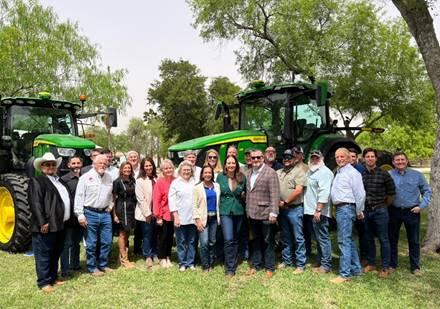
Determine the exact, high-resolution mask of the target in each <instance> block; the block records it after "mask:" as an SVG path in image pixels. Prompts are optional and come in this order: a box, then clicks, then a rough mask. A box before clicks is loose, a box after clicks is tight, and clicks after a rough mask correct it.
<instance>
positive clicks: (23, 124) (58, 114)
mask: <svg viewBox="0 0 440 309" xmlns="http://www.w3.org/2000/svg"><path fill="white" fill-rule="evenodd" d="M10 115H11V117H10V121H11V123H10V128H11V132H10V133H11V139H12V152H13V165H14V168H23V167H24V165H25V163H26V162H27V160H29V158H30V157H31V156H32V144H33V142H34V139H35V138H36V137H37V136H38V135H40V134H51V133H55V134H71V135H75V126H74V122H73V118H72V112H71V111H69V110H68V109H60V108H55V107H53V108H52V107H51V108H48V107H39V106H19V105H14V106H11V110H10Z"/></svg>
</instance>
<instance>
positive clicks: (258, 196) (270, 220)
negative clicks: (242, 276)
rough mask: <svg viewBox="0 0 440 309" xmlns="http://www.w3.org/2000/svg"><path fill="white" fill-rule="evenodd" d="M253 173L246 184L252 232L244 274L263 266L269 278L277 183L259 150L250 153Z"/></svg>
mask: <svg viewBox="0 0 440 309" xmlns="http://www.w3.org/2000/svg"><path fill="white" fill-rule="evenodd" d="M251 158H252V172H251V173H250V174H249V177H248V178H247V183H246V212H247V216H248V217H249V229H250V233H251V235H252V255H251V265H252V267H251V268H250V269H249V270H248V271H247V275H254V274H255V273H256V272H257V270H260V269H262V268H263V267H264V268H265V269H266V275H267V277H268V278H271V277H272V276H273V272H274V270H275V249H274V247H275V239H274V224H275V223H276V222H277V216H278V212H279V210H278V204H279V200H280V184H279V181H278V176H277V173H276V172H275V171H274V170H273V169H271V168H270V167H268V166H267V165H265V164H264V155H263V152H262V151H261V150H253V151H252V152H251Z"/></svg>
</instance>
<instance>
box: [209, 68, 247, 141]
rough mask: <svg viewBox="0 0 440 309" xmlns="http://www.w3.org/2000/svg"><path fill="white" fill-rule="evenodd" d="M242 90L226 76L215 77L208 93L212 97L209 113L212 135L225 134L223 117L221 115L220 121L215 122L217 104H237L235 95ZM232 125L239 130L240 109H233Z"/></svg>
mask: <svg viewBox="0 0 440 309" xmlns="http://www.w3.org/2000/svg"><path fill="white" fill-rule="evenodd" d="M240 90H241V88H240V87H239V86H238V85H236V84H234V83H233V82H231V81H230V80H229V78H227V77H224V76H219V77H215V78H214V79H213V80H212V81H211V83H210V85H209V87H208V92H209V95H210V97H211V101H210V110H211V111H212V112H211V113H209V119H208V123H209V132H210V133H211V134H215V133H220V132H223V115H220V117H219V119H217V120H215V119H214V116H215V110H216V108H217V104H219V103H220V102H224V103H226V104H228V105H233V104H235V103H237V100H236V98H235V95H236V94H237V93H238V92H239V91H240ZM230 113H231V124H232V126H233V127H234V128H235V129H238V109H231V110H230Z"/></svg>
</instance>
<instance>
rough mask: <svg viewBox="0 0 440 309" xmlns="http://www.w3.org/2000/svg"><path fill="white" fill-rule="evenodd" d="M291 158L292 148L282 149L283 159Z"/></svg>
mask: <svg viewBox="0 0 440 309" xmlns="http://www.w3.org/2000/svg"><path fill="white" fill-rule="evenodd" d="M292 158H293V153H292V150H290V149H286V150H284V153H283V159H287V160H290V159H292Z"/></svg>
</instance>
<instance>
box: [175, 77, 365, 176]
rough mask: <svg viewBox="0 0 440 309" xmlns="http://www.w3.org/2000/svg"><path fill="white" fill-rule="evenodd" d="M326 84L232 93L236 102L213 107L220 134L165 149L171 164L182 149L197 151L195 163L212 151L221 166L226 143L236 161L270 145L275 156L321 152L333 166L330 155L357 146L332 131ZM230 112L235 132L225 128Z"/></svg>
mask: <svg viewBox="0 0 440 309" xmlns="http://www.w3.org/2000/svg"><path fill="white" fill-rule="evenodd" d="M330 96H331V93H330V91H329V90H328V84H327V83H326V82H321V83H317V84H307V83H285V84H273V85H266V84H265V83H264V82H262V81H256V82H253V83H251V84H250V85H249V87H248V88H247V89H246V90H244V91H242V92H240V93H238V95H237V101H238V102H237V104H235V105H232V106H231V105H229V106H228V105H226V104H223V103H222V104H219V106H218V108H217V113H216V115H217V116H218V115H220V114H221V113H223V115H224V122H223V127H224V131H225V133H220V134H215V135H210V136H204V137H200V138H196V139H192V140H189V141H185V142H182V143H179V144H176V145H173V146H171V147H170V148H169V152H168V155H169V157H170V159H172V160H173V162H175V163H178V162H179V161H181V160H182V158H183V155H184V152H185V150H189V149H191V150H195V151H197V152H198V156H197V160H198V161H197V164H198V165H201V164H202V163H203V162H204V160H205V154H206V150H208V149H210V148H214V149H216V150H217V151H219V153H220V157H221V160H222V162H223V160H224V158H225V156H226V151H227V148H228V146H229V145H235V146H237V148H238V151H239V155H238V160H239V161H240V162H242V163H244V151H245V150H246V149H247V148H254V149H261V150H263V151H264V149H265V148H266V147H267V146H268V145H272V146H274V147H275V148H276V149H277V158H278V159H280V158H281V157H282V153H283V151H284V150H285V149H287V148H291V147H292V146H294V145H299V146H301V147H302V148H303V149H304V152H305V157H306V158H308V153H309V152H310V150H314V149H319V150H321V151H322V153H323V155H324V157H325V162H326V164H327V165H328V166H329V167H330V168H334V167H335V164H336V163H335V159H334V153H335V151H336V149H337V148H339V147H347V148H355V149H357V150H358V151H360V147H359V146H358V145H357V144H356V142H355V141H353V140H352V139H350V138H347V137H345V136H344V135H342V134H341V133H340V131H341V130H345V129H347V128H338V127H336V122H335V121H332V120H331V119H330V107H329V99H330ZM231 109H238V111H239V113H238V115H239V128H238V131H234V130H233V128H232V126H231V121H230V119H231V115H230V110H231ZM349 129H360V128H349Z"/></svg>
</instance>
